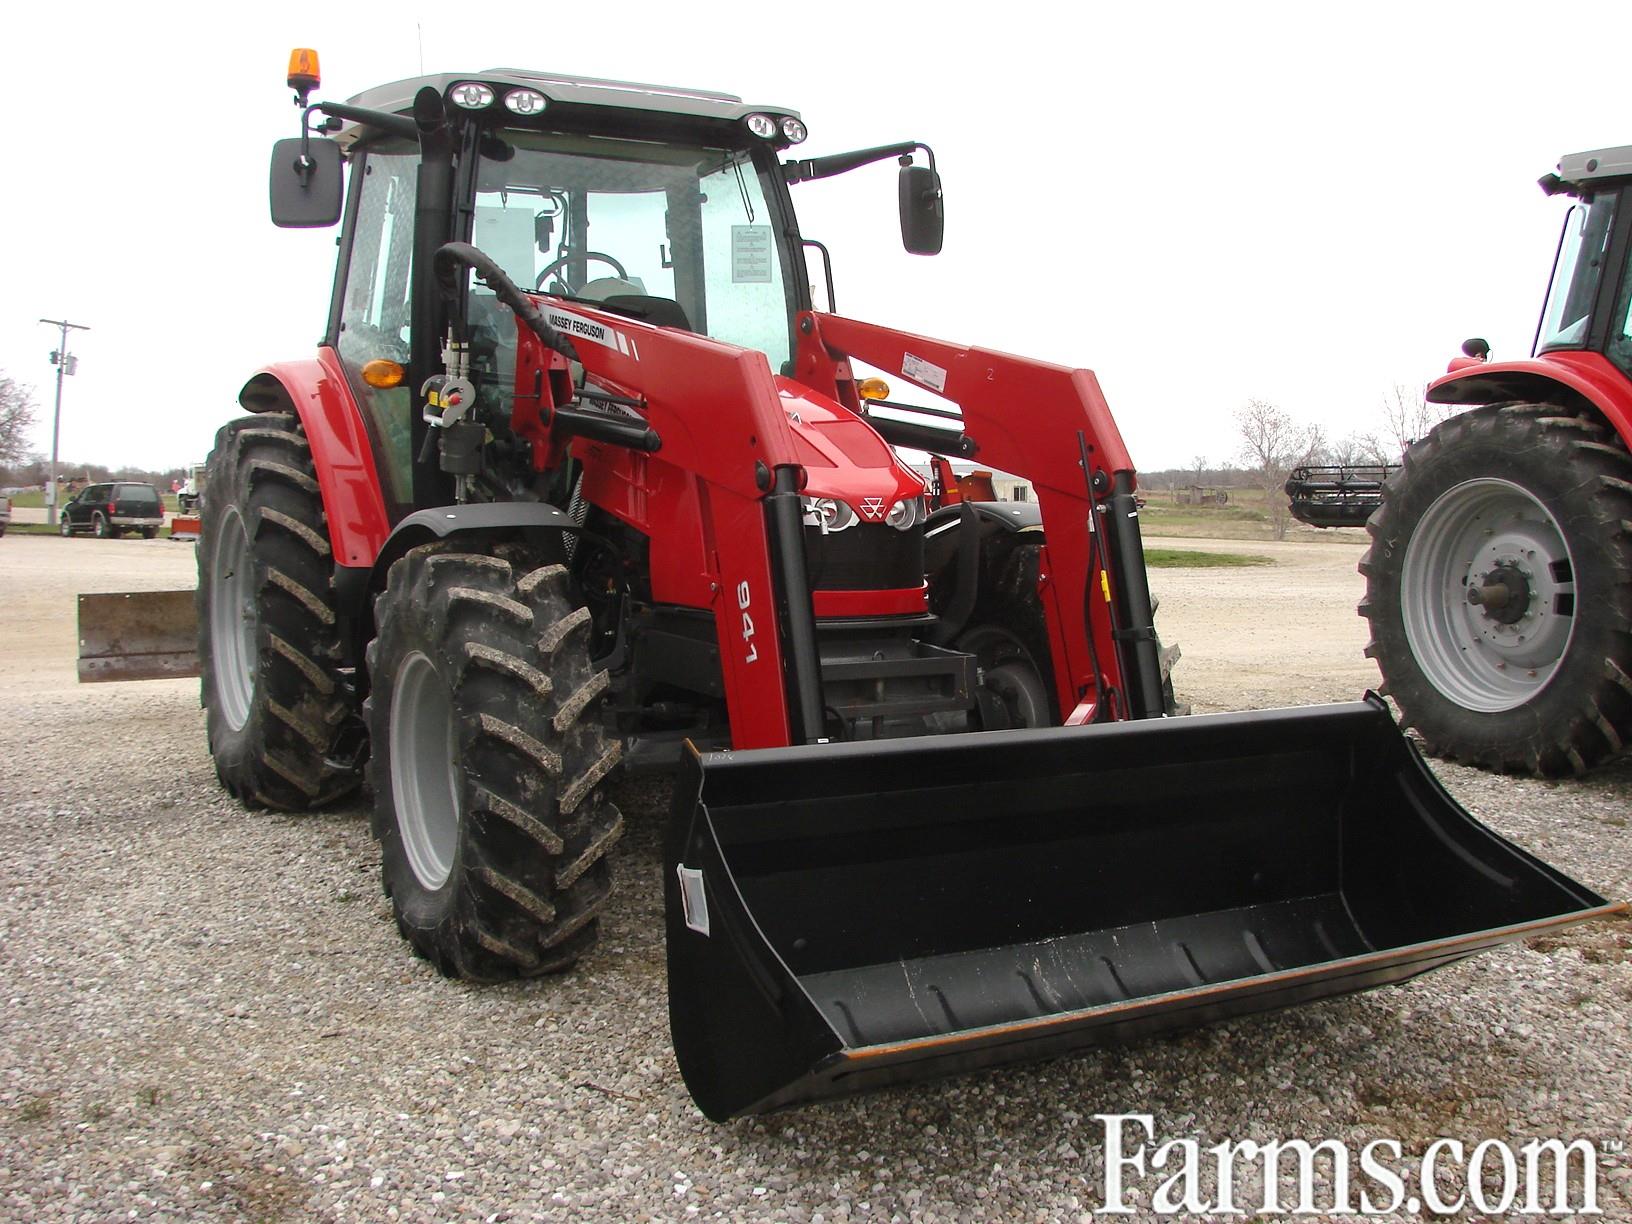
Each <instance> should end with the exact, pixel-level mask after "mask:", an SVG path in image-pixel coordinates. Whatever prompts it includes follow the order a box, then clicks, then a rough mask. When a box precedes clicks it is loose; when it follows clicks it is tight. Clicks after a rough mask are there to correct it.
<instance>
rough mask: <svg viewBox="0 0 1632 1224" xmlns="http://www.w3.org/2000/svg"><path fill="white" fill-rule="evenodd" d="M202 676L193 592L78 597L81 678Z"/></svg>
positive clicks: (82, 680) (131, 593)
mask: <svg viewBox="0 0 1632 1224" xmlns="http://www.w3.org/2000/svg"><path fill="white" fill-rule="evenodd" d="M196 675H198V617H197V614H196V613H195V612H194V610H193V592H191V591H128V592H121V593H119V594H113V595H81V596H80V597H79V678H80V681H81V682H82V683H84V682H89V681H95V680H165V679H170V678H172V677H176V676H196Z"/></svg>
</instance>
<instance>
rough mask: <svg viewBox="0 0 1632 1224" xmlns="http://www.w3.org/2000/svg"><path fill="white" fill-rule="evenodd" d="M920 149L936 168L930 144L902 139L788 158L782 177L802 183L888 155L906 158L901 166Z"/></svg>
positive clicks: (870, 162) (933, 167)
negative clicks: (849, 150)
mask: <svg viewBox="0 0 1632 1224" xmlns="http://www.w3.org/2000/svg"><path fill="white" fill-rule="evenodd" d="M919 149H922V150H923V151H924V154H925V156H927V157H928V158H929V168H930V169H931V170H933V169H935V154H934V152H933V151H931V149H930V147H929V146H928V145H926V144H922V143H920V142H918V141H916V140H908V141H903V142H902V143H901V144H893V145H880V146H878V147H877V148H873V149H857V150H856V151H855V152H853V153H834V154H832V155H830V156H828V157H807V158H805V159H804V160H802V161H787V162H783V163H782V176H783V177H784V178H785V179H787V181H788V182H789V183H790V184H791V183H805V182H809V181H810V180H811V179H822V178H832V177H833V176H834V175H835V174H848V173H849V172H850V171H851V170H856V169H859V168H861V167H862V166H870V165H872V164H873V163H874V162H880V161H883V160H885V159H886V158H889V157H899V158H905V159H906V160H905V161H903V162H902V165H908V166H910V165H911V164H912V155H913V154H914V153H916V152H917V151H918V150H919Z"/></svg>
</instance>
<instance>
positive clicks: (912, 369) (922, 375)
mask: <svg viewBox="0 0 1632 1224" xmlns="http://www.w3.org/2000/svg"><path fill="white" fill-rule="evenodd" d="M901 373H902V374H903V375H905V376H906V377H907V378H910V379H912V381H913V382H915V383H922V384H923V385H924V386H926V387H928V388H929V389H930V390H931V391H945V390H946V371H945V370H943V369H941V367H940V366H938V365H936V364H935V363H934V362H932V361H925V360H924V359H923V358H922V357H914V356H913V355H912V354H911V353H903V354H901Z"/></svg>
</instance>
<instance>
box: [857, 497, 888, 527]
mask: <svg viewBox="0 0 1632 1224" xmlns="http://www.w3.org/2000/svg"><path fill="white" fill-rule="evenodd" d="M861 517H862V518H864V519H872V520H873V522H875V523H876V522H878V521H879V520H880V519H882V518H883V517H884V499H883V498H882V497H864V498H862V499H861Z"/></svg>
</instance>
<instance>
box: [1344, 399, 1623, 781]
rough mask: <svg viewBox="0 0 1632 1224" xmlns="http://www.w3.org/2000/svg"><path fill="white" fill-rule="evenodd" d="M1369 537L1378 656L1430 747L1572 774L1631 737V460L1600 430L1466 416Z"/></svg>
mask: <svg viewBox="0 0 1632 1224" xmlns="http://www.w3.org/2000/svg"><path fill="white" fill-rule="evenodd" d="M1367 530H1368V531H1370V533H1371V536H1372V545H1371V548H1370V549H1369V550H1368V551H1367V553H1366V555H1365V557H1364V558H1363V559H1362V560H1361V562H1360V572H1361V573H1362V574H1364V575H1365V577H1366V598H1365V601H1364V602H1363V603H1362V604H1361V605H1360V614H1361V615H1362V616H1365V617H1366V618H1367V619H1368V620H1369V621H1370V622H1371V642H1370V644H1369V645H1368V646H1367V647H1366V653H1367V654H1368V655H1370V656H1371V657H1372V658H1374V659H1375V660H1376V661H1377V665H1378V667H1379V668H1380V669H1381V671H1382V674H1383V680H1384V687H1383V692H1384V693H1386V694H1387V695H1388V696H1390V697H1392V698H1393V699H1394V701H1395V702H1396V703H1397V704H1398V706H1399V709H1400V716H1401V719H1402V721H1404V722H1405V723H1406V724H1407V725H1409V726H1413V727H1415V728H1416V729H1417V731H1418V732H1419V733H1420V734H1421V735H1422V738H1423V741H1424V743H1425V745H1426V747H1427V749H1428V751H1429V752H1431V753H1433V754H1434V755H1437V756H1443V757H1449V758H1451V759H1454V760H1458V761H1463V762H1466V763H1468V764H1471V765H1477V766H1480V767H1482V768H1485V769H1493V770H1498V771H1502V772H1509V773H1530V774H1539V775H1542V776H1557V775H1562V774H1572V773H1576V774H1578V773H1583V772H1585V771H1586V770H1588V769H1590V768H1592V767H1593V766H1594V765H1597V764H1598V763H1600V762H1601V761H1604V760H1606V759H1607V758H1609V757H1611V756H1613V755H1615V754H1616V753H1618V752H1619V751H1620V750H1621V749H1622V747H1623V746H1624V745H1625V744H1626V742H1627V741H1628V740H1629V739H1632V456H1629V455H1628V453H1627V450H1626V447H1625V446H1624V445H1623V444H1622V443H1621V441H1620V439H1619V438H1618V437H1617V436H1616V435H1615V433H1614V432H1613V431H1612V430H1610V429H1609V428H1608V427H1607V426H1606V425H1605V424H1604V423H1603V422H1602V421H1601V420H1599V419H1597V418H1596V417H1591V416H1577V415H1573V414H1571V413H1570V412H1569V411H1568V410H1567V409H1564V408H1562V407H1559V406H1557V405H1548V404H1505V405H1494V406H1490V407H1484V408H1477V409H1474V410H1472V411H1470V412H1466V413H1464V414H1462V415H1461V416H1457V417H1453V418H1452V419H1451V420H1449V421H1446V422H1445V423H1444V424H1442V425H1440V426H1438V427H1437V428H1436V429H1434V431H1433V432H1432V433H1430V434H1429V435H1428V436H1427V437H1426V438H1424V439H1423V440H1422V441H1420V442H1418V443H1417V444H1416V445H1414V446H1413V447H1412V448H1411V450H1410V452H1409V453H1408V454H1407V455H1406V456H1405V462H1404V464H1403V466H1402V467H1401V468H1400V470H1399V471H1398V472H1396V473H1394V475H1393V476H1391V477H1390V478H1389V480H1388V482H1387V483H1386V484H1385V485H1384V487H1383V498H1382V505H1381V506H1380V508H1379V509H1378V511H1377V513H1376V514H1374V515H1373V516H1372V519H1371V521H1370V523H1368V524H1367Z"/></svg>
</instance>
